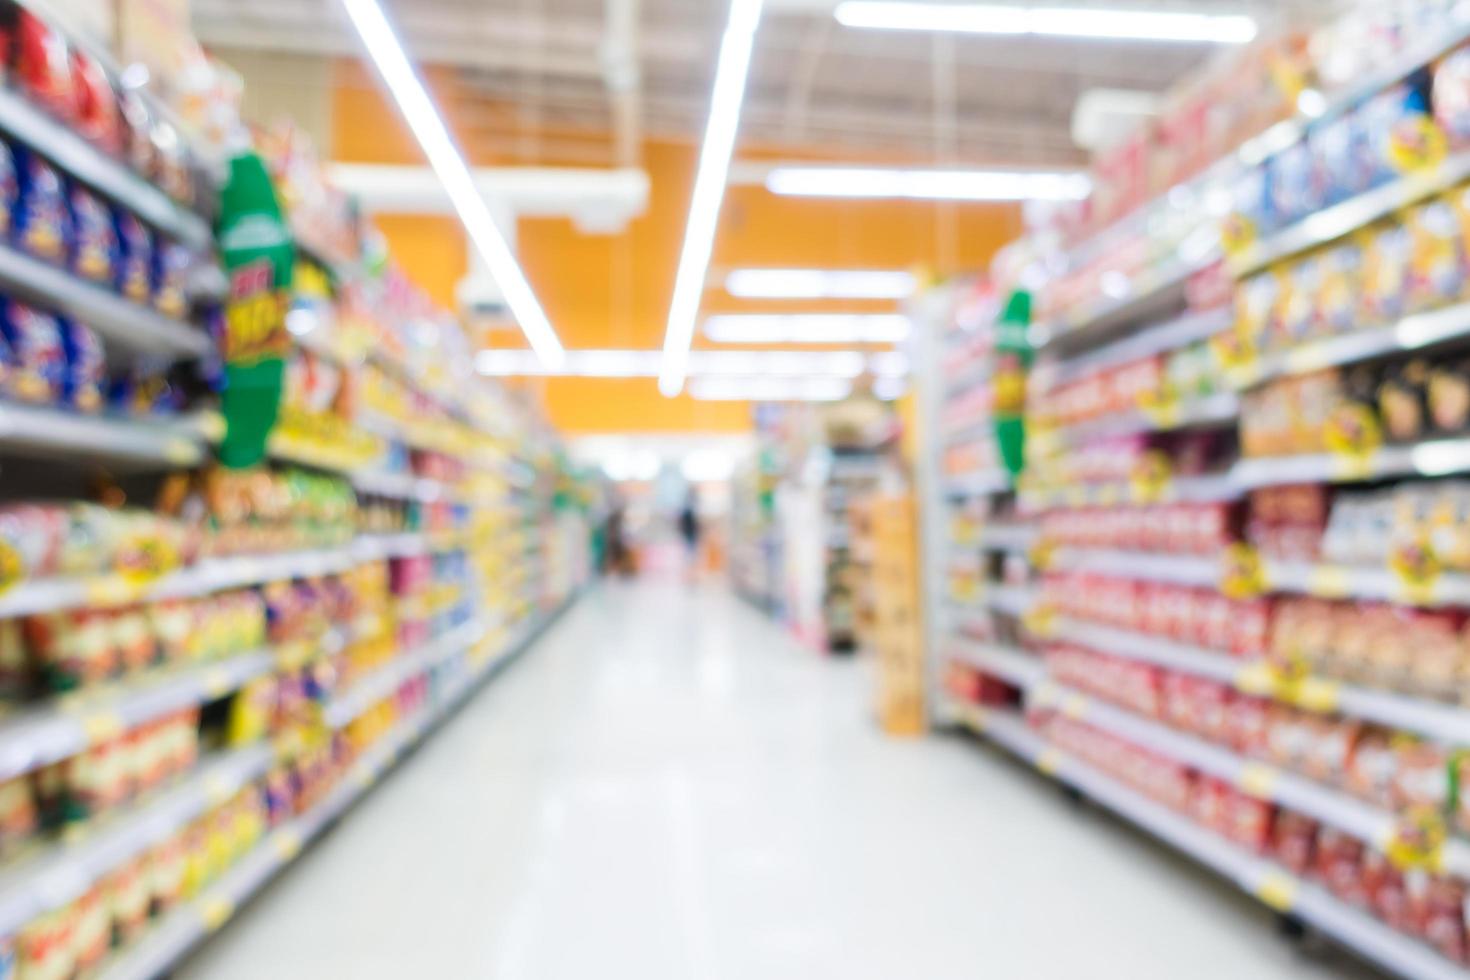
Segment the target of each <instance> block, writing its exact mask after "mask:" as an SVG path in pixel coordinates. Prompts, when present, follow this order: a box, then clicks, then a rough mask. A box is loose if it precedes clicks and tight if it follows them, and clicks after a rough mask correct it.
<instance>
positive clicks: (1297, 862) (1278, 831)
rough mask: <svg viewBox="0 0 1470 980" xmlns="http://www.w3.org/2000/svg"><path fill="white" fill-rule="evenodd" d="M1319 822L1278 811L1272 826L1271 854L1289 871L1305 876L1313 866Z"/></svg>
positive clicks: (1292, 813)
mask: <svg viewBox="0 0 1470 980" xmlns="http://www.w3.org/2000/svg"><path fill="white" fill-rule="evenodd" d="M1316 840H1317V822H1316V821H1315V820H1313V819H1311V818H1310V817H1305V816H1302V815H1301V814H1300V813H1295V812H1293V811H1291V810H1278V811H1276V819H1275V821H1274V822H1273V823H1272V825H1271V854H1272V855H1273V856H1274V857H1275V858H1276V860H1277V861H1279V862H1281V864H1282V866H1284V867H1285V868H1286V869H1287V870H1288V871H1290V872H1292V873H1293V874H1296V875H1304V874H1306V873H1307V871H1308V870H1309V869H1310V868H1311V866H1312V859H1313V857H1314V854H1313V850H1314V848H1315V845H1316Z"/></svg>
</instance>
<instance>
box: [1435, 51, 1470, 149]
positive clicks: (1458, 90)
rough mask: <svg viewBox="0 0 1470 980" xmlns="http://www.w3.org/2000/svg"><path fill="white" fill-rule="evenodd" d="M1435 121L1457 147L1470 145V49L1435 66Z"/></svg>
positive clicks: (1449, 56)
mask: <svg viewBox="0 0 1470 980" xmlns="http://www.w3.org/2000/svg"><path fill="white" fill-rule="evenodd" d="M1432 94H1433V102H1434V120H1435V122H1437V123H1438V124H1439V128H1440V129H1441V130H1443V131H1444V133H1445V135H1446V136H1447V137H1448V138H1449V141H1450V145H1451V146H1454V147H1456V148H1459V147H1464V146H1470V48H1461V49H1459V50H1458V51H1455V52H1453V53H1451V54H1450V55H1448V56H1446V57H1445V58H1444V59H1442V60H1441V61H1440V62H1439V64H1438V65H1436V66H1435V68H1434V89H1433V93H1432Z"/></svg>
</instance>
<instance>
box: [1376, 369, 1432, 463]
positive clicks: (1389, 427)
mask: <svg viewBox="0 0 1470 980" xmlns="http://www.w3.org/2000/svg"><path fill="white" fill-rule="evenodd" d="M1428 399H1429V363H1428V362H1427V361H1425V360H1423V359H1422V358H1415V359H1413V360H1411V361H1408V362H1406V363H1404V364H1401V365H1399V366H1397V367H1395V368H1392V369H1389V370H1387V371H1385V373H1384V375H1383V380H1382V381H1381V382H1380V384H1379V386H1378V414H1379V417H1380V418H1381V419H1382V420H1383V432H1384V435H1385V436H1387V438H1388V440H1389V441H1391V442H1417V441H1418V440H1419V439H1422V438H1423V437H1424V434H1425V431H1426V429H1427V420H1426V416H1427V414H1428V405H1427V402H1428Z"/></svg>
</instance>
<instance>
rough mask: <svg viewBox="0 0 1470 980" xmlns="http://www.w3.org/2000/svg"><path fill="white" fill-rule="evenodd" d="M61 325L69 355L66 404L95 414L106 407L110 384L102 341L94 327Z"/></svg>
mask: <svg viewBox="0 0 1470 980" xmlns="http://www.w3.org/2000/svg"><path fill="white" fill-rule="evenodd" d="M59 322H60V324H61V331H62V334H61V336H62V343H63V348H64V350H65V352H66V383H65V395H64V397H65V401H66V403H67V404H69V405H71V406H73V407H75V408H78V409H80V410H81V411H84V412H95V411H97V410H99V409H100V408H101V407H102V395H103V389H104V387H105V386H106V384H107V364H106V359H105V358H104V356H103V353H102V342H101V341H100V340H98V339H97V335H96V334H95V333H94V332H92V329H91V328H90V327H86V326H83V325H82V324H80V323H76V322H74V321H72V320H61V321H59Z"/></svg>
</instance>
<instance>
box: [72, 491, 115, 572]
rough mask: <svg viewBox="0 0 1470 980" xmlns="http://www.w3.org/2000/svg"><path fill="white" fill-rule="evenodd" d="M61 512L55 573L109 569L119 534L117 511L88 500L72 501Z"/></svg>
mask: <svg viewBox="0 0 1470 980" xmlns="http://www.w3.org/2000/svg"><path fill="white" fill-rule="evenodd" d="M62 513H63V516H64V519H63V521H62V524H61V536H60V541H59V544H58V546H57V551H56V574H58V575H62V576H68V577H70V576H83V575H93V574H96V573H99V572H103V571H108V570H110V569H111V567H112V563H113V560H114V557H115V556H116V554H117V550H118V541H119V537H120V527H119V522H118V520H117V517H116V516H115V514H114V513H113V512H112V511H109V510H108V509H106V508H105V507H99V506H97V505H96V504H86V503H76V504H70V505H68V506H67V507H66V508H65V509H64V511H63V512H62Z"/></svg>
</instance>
